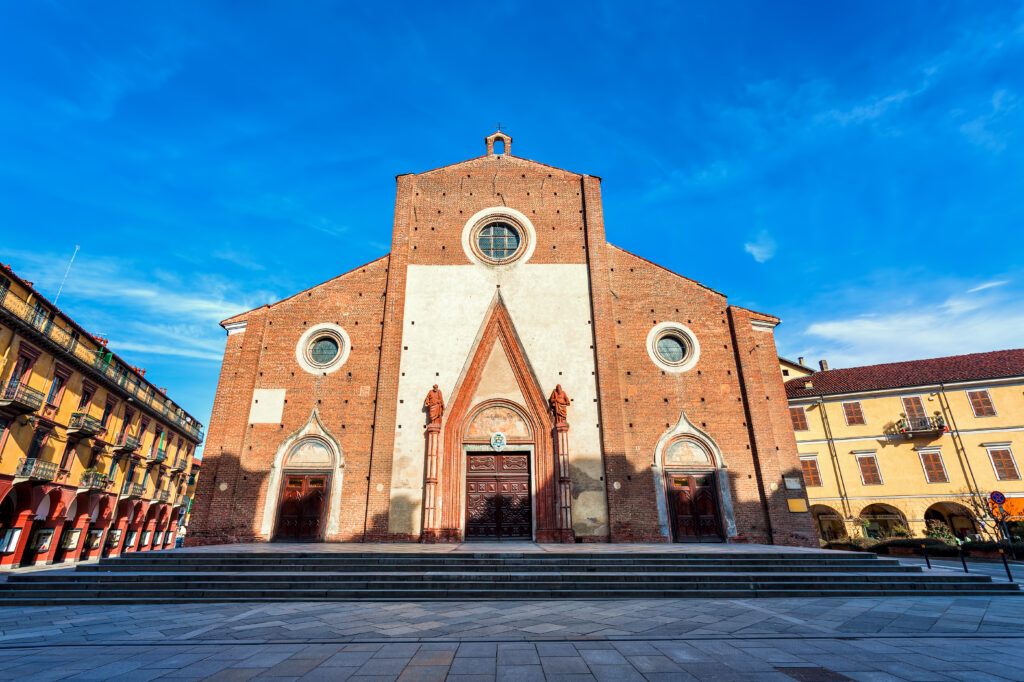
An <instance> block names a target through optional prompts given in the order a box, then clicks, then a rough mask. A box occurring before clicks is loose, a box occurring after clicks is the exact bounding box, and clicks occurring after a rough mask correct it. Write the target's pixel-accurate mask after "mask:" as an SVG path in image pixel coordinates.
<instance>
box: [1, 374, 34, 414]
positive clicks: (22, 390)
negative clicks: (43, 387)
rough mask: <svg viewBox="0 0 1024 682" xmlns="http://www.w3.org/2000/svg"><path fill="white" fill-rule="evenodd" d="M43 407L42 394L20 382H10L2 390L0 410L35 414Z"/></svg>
mask: <svg viewBox="0 0 1024 682" xmlns="http://www.w3.org/2000/svg"><path fill="white" fill-rule="evenodd" d="M42 406H43V394H42V392H41V391H37V390H36V389H34V388H29V387H28V384H25V383H23V382H21V381H12V382H11V383H9V384H7V386H6V388H4V392H3V396H2V397H0V409H3V408H7V410H9V411H11V412H21V413H24V412H35V411H36V410H38V409H39V408H40V407H42Z"/></svg>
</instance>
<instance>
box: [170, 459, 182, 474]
mask: <svg viewBox="0 0 1024 682" xmlns="http://www.w3.org/2000/svg"><path fill="white" fill-rule="evenodd" d="M184 470H185V460H183V459H182V458H180V457H179V458H177V459H175V460H174V464H172V465H171V471H184Z"/></svg>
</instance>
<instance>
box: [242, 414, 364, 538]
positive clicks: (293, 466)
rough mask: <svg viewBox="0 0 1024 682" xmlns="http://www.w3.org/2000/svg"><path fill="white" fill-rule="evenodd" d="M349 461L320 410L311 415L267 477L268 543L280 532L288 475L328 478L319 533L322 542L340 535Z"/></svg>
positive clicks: (265, 529) (281, 451)
mask: <svg viewBox="0 0 1024 682" xmlns="http://www.w3.org/2000/svg"><path fill="white" fill-rule="evenodd" d="M344 471H345V459H344V456H343V453H342V450H341V444H340V443H339V442H338V440H337V439H336V438H335V437H334V436H333V434H331V433H330V432H329V431H328V430H327V429H326V428H325V427H324V425H323V423H322V422H321V421H320V412H319V410H317V409H316V408H314V409H313V412H312V413H311V414H310V415H309V419H308V420H307V421H306V424H305V425H304V426H303V427H302V428H300V429H298V430H297V431H295V432H293V433H292V434H290V435H289V436H288V437H287V438H285V440H284V441H283V442H282V443H281V446H280V447H279V448H278V450H277V454H276V455H275V456H274V463H273V464H272V465H271V467H270V475H269V476H268V477H267V489H266V493H265V501H264V504H263V519H262V523H261V525H260V535H261V536H262V537H263V539H264V540H268V541H270V540H273V539H274V537H275V534H276V531H277V525H278V521H279V514H280V510H281V502H282V498H283V492H284V487H285V485H286V484H287V477H288V475H293V476H301V477H308V476H322V477H324V478H325V479H326V483H325V485H324V492H322V493H321V495H322V496H323V500H322V505H323V511H322V514H323V516H322V519H323V520H322V522H321V528H320V529H319V531H318V536H319V537H320V539H326V538H329V537H330V536H332V535H334V534H336V533H337V532H338V526H339V519H340V516H341V493H342V485H343V482H344V481H343V478H344V477H343V474H344Z"/></svg>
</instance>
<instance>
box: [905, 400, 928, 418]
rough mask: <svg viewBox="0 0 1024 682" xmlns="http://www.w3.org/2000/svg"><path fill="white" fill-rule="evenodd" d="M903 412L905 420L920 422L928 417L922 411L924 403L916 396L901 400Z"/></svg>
mask: <svg viewBox="0 0 1024 682" xmlns="http://www.w3.org/2000/svg"><path fill="white" fill-rule="evenodd" d="M903 411H904V412H905V413H906V415H907V419H909V420H911V421H918V422H920V421H921V420H927V419H928V415H927V414H925V411H924V403H922V402H921V398H920V397H919V396H916V395H915V396H911V397H910V398H904V399H903Z"/></svg>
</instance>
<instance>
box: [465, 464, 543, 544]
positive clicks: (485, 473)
mask: <svg viewBox="0 0 1024 682" xmlns="http://www.w3.org/2000/svg"><path fill="white" fill-rule="evenodd" d="M532 531H533V529H532V524H531V507H530V456H529V455H528V454H527V453H521V452H520V453H515V452H511V453H507V454H497V453H493V454H490V453H489V454H485V455H478V454H472V453H470V454H468V455H466V539H467V540H530V539H532Z"/></svg>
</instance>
